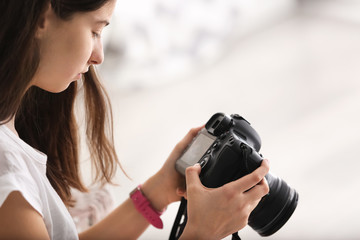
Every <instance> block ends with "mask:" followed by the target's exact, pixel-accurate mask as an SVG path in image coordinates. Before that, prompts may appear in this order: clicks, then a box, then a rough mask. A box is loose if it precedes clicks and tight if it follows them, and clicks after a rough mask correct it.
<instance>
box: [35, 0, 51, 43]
mask: <svg viewBox="0 0 360 240" xmlns="http://www.w3.org/2000/svg"><path fill="white" fill-rule="evenodd" d="M53 17H54V12H53V10H52V8H51V4H50V3H49V4H48V6H47V8H46V10H45V11H44V12H43V13H42V15H41V16H40V18H39V22H38V25H37V29H36V34H35V37H36V38H37V39H41V38H42V37H43V36H44V35H45V33H46V31H47V30H48V28H49V25H50V23H51V20H52V18H53Z"/></svg>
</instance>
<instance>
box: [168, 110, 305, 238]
mask: <svg viewBox="0 0 360 240" xmlns="http://www.w3.org/2000/svg"><path fill="white" fill-rule="evenodd" d="M260 147H261V139H260V136H259V135H258V133H257V132H256V131H255V129H253V128H252V127H251V126H250V123H249V122H248V121H247V120H245V119H244V118H243V117H241V116H240V115H238V114H232V115H230V116H228V115H225V114H223V113H216V114H214V115H213V116H212V117H211V118H210V120H209V121H208V122H207V123H206V125H205V128H203V129H202V130H200V131H199V133H198V135H197V136H196V137H195V138H194V139H193V141H192V142H191V143H190V144H189V146H188V147H187V149H186V150H185V151H184V153H183V154H182V156H181V157H180V158H179V159H178V160H177V162H176V164H175V168H176V169H177V171H178V172H180V173H181V174H182V175H184V176H185V170H186V168H187V167H189V166H193V165H194V164H195V163H199V164H200V166H201V168H202V170H201V173H200V180H201V182H202V184H203V185H204V186H206V187H208V188H217V187H221V186H222V185H224V184H226V183H228V182H231V181H234V180H237V179H239V178H241V177H243V176H245V175H247V174H249V173H251V172H253V171H254V170H255V169H256V168H258V167H259V166H260V165H261V161H262V160H263V158H262V156H261V154H259V150H260ZM265 178H266V180H267V182H268V185H269V189H270V191H269V194H268V195H266V196H265V197H263V198H262V199H261V201H260V202H259V204H258V205H257V207H256V208H255V209H254V210H253V211H252V213H251V214H250V216H249V219H248V225H249V226H250V227H252V228H253V229H254V230H255V231H256V232H257V233H259V234H260V235H261V236H269V235H271V234H273V233H275V232H276V231H278V230H279V229H280V228H281V227H282V226H283V225H284V224H285V223H286V222H287V220H288V219H289V218H290V217H291V215H292V214H293V212H294V211H295V208H296V207H297V203H298V198H299V195H298V193H297V192H296V191H295V189H293V188H291V187H290V186H289V185H288V184H287V183H286V182H285V181H284V180H282V179H281V178H279V177H277V176H275V175H272V174H271V173H268V174H267V175H266V176H265Z"/></svg>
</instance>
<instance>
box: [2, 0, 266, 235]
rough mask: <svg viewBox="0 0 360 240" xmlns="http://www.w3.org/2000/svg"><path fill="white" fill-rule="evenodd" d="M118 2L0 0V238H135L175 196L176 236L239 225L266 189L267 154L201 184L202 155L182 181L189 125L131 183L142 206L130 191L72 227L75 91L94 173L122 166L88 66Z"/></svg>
mask: <svg viewBox="0 0 360 240" xmlns="http://www.w3.org/2000/svg"><path fill="white" fill-rule="evenodd" d="M115 3H116V1H115V0H26V1H24V0H14V1H9V0H0V26H1V27H0V226H1V227H0V239H66V240H70V239H78V238H80V239H136V238H138V237H139V236H140V235H141V234H142V233H143V231H144V230H145V229H146V228H147V227H148V226H149V222H150V223H152V224H154V219H149V218H147V217H146V214H144V211H153V212H156V211H161V210H163V209H165V208H166V206H167V205H168V204H170V203H172V202H174V201H178V200H179V199H180V197H181V196H185V197H186V198H187V199H188V217H189V219H188V224H187V226H186V228H185V230H184V233H183V234H182V236H181V237H182V238H183V239H220V238H223V237H225V236H227V235H229V234H231V233H233V232H235V231H238V230H239V229H241V228H243V227H244V226H245V225H246V224H247V219H248V217H249V214H250V213H251V211H252V210H253V209H254V208H255V207H256V205H257V204H258V202H259V200H260V199H261V197H263V196H264V195H265V194H266V193H267V192H268V190H269V189H268V186H267V184H266V182H265V180H264V176H265V175H266V173H267V172H268V169H269V166H268V163H267V161H263V164H262V165H261V167H259V168H258V169H257V170H255V171H254V172H253V173H251V174H249V175H247V176H245V177H243V178H241V179H239V180H237V181H234V182H231V183H229V184H226V185H224V186H223V187H220V188H217V189H207V188H205V187H204V186H203V185H202V184H201V182H200V180H199V173H200V167H199V165H195V166H193V167H189V168H188V169H187V171H186V191H185V190H183V188H182V186H183V185H184V179H183V178H182V177H181V176H180V175H179V174H178V173H177V172H176V170H175V168H174V164H175V161H176V159H177V158H178V157H179V156H180V155H181V153H182V152H183V151H184V149H185V148H186V146H187V145H188V144H189V143H190V142H191V140H192V139H193V138H194V137H195V136H196V134H197V132H198V131H199V130H200V129H201V127H199V128H194V129H192V130H190V132H189V133H188V134H187V135H186V136H185V137H184V139H183V140H182V141H180V142H179V143H178V144H177V146H176V147H175V148H174V150H173V151H172V153H171V154H170V156H169V158H168V159H167V160H166V162H165V164H164V165H163V167H162V168H161V169H160V170H159V171H158V172H157V173H156V174H155V175H154V176H152V177H151V178H150V179H148V180H147V181H146V182H145V183H144V184H143V185H142V186H141V191H140V190H139V189H138V190H137V191H135V193H134V194H140V195H136V196H137V197H138V196H140V198H141V200H142V201H143V202H142V203H146V204H147V205H146V206H145V208H144V209H145V210H144V209H142V208H139V203H138V202H136V201H137V200H138V199H140V198H134V197H133V196H135V195H132V197H131V198H129V199H128V200H126V201H125V202H124V203H123V204H121V205H120V206H119V207H117V208H116V209H115V210H114V211H113V212H112V213H111V214H110V215H109V216H107V217H106V218H105V219H103V220H102V221H101V222H99V223H98V224H96V225H94V226H93V227H91V228H90V229H88V230H87V231H85V232H83V233H80V234H78V233H77V232H76V229H75V225H74V223H73V221H72V219H71V216H70V215H69V213H68V211H67V207H69V206H71V204H72V201H71V193H70V188H76V189H79V190H81V191H86V187H85V186H84V184H83V183H82V181H81V177H80V174H79V159H78V150H79V134H78V131H77V130H78V127H77V123H76V118H75V114H74V102H75V99H76V96H77V95H78V93H81V97H80V98H79V100H82V101H83V102H84V109H85V112H86V123H87V126H86V136H87V143H88V146H89V149H90V152H91V156H92V161H93V164H94V166H95V168H96V170H97V175H96V178H95V180H97V181H101V182H111V178H112V177H113V175H114V173H115V170H116V169H117V168H118V167H119V166H120V164H119V162H118V159H117V156H116V152H115V149H114V145H113V141H112V140H113V136H112V119H111V109H110V103H109V101H108V98H107V95H106V93H105V91H104V89H103V87H102V86H101V84H100V82H99V80H98V78H97V76H96V72H95V68H94V66H95V65H97V64H100V63H101V62H102V61H103V59H104V56H103V49H102V43H101V37H100V36H101V32H102V30H103V29H104V27H105V26H106V25H108V24H109V22H110V18H111V15H112V13H113V10H114V7H115ZM249 189H250V190H249ZM143 206H144V205H143ZM153 212H152V213H153ZM156 217H158V216H157V215H156V216H155V217H154V218H155V220H158V219H156Z"/></svg>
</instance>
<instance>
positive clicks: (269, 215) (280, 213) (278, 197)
mask: <svg viewBox="0 0 360 240" xmlns="http://www.w3.org/2000/svg"><path fill="white" fill-rule="evenodd" d="M265 178H266V180H267V182H268V184H269V188H270V191H269V194H268V195H266V196H265V197H263V198H262V199H261V201H260V202H259V204H258V205H257V207H256V208H255V209H254V210H253V211H252V213H251V214H250V216H249V221H248V225H249V226H250V227H251V228H253V229H254V230H255V231H256V232H257V233H258V234H260V235H261V236H270V235H272V234H273V233H275V232H277V231H278V230H279V229H280V228H281V227H282V226H283V225H284V224H285V223H286V222H287V221H288V219H289V218H290V217H291V215H292V214H293V212H294V211H295V208H296V206H297V203H298V199H299V194H298V193H297V192H296V191H295V189H293V188H291V187H290V186H289V185H288V184H287V183H286V182H285V181H284V180H282V179H281V178H278V177H276V176H274V175H272V174H270V173H268V174H267V175H266V176H265Z"/></svg>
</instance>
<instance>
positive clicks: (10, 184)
mask: <svg viewBox="0 0 360 240" xmlns="http://www.w3.org/2000/svg"><path fill="white" fill-rule="evenodd" d="M46 161H47V156H46V155H45V154H43V153H41V152H39V151H37V150H36V149H34V148H32V147H31V146H30V145H28V144H27V143H25V142H24V141H22V140H21V139H20V138H19V137H18V136H16V134H15V133H13V132H12V131H11V130H10V129H9V128H7V127H6V126H5V125H0V207H1V206H2V204H3V203H4V201H5V200H6V198H7V197H8V195H9V194H10V193H11V192H13V191H19V192H20V193H21V194H22V195H23V197H24V198H25V199H26V200H27V201H28V202H29V204H30V205H31V206H32V207H33V208H34V209H35V210H36V211H38V212H39V213H40V215H41V216H42V217H43V219H44V222H45V225H46V229H47V231H48V233H49V237H50V239H52V240H57V239H66V240H73V239H78V233H77V231H76V227H75V224H74V221H73V219H72V218H71V216H70V214H69V211H68V210H67V208H66V207H65V205H64V203H63V202H62V200H61V198H60V197H59V195H58V194H57V193H56V191H55V190H54V188H53V187H52V186H51V184H50V182H49V180H48V178H47V177H46Z"/></svg>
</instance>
